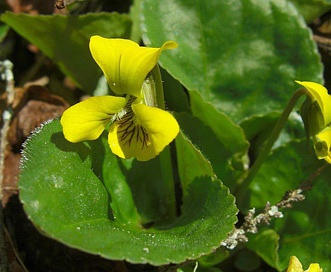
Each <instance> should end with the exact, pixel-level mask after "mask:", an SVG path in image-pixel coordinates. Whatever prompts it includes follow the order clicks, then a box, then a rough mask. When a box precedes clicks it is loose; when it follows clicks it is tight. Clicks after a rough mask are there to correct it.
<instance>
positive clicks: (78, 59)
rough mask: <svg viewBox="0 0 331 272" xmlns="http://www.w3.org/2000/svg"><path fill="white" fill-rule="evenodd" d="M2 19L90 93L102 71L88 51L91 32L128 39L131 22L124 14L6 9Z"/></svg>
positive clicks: (92, 33)
mask: <svg viewBox="0 0 331 272" xmlns="http://www.w3.org/2000/svg"><path fill="white" fill-rule="evenodd" d="M1 20H2V21H3V22H5V23H6V24H7V25H9V26H10V27H11V28H13V29H14V30H15V31H16V32H17V33H19V34H20V35H21V36H23V37H24V38H26V39H27V40H28V41H30V42H31V43H33V44H35V45H36V46H38V47H39V48H40V50H41V51H43V53H44V54H45V55H46V56H47V57H49V58H50V59H51V60H53V61H54V62H55V63H56V64H57V65H58V66H59V68H60V69H61V70H62V72H63V73H64V74H65V75H68V76H70V77H71V78H72V79H73V81H74V82H75V83H76V84H77V85H78V86H79V87H81V88H83V89H84V91H86V92H87V93H92V91H93V90H94V88H95V86H96V84H97V80H98V78H99V77H100V75H101V70H100V69H99V67H98V66H97V65H96V64H95V62H94V60H93V59H92V57H91V54H90V52H89V39H90V37H91V36H92V35H101V36H103V37H106V38H111V37H112V38H115V37H122V38H127V37H129V34H130V27H131V21H130V19H129V17H128V16H127V15H125V14H117V13H93V14H92V13H90V14H86V15H80V16H76V15H70V16H64V15H28V14H23V13H21V14H14V13H10V12H6V13H5V14H3V15H2V16H1Z"/></svg>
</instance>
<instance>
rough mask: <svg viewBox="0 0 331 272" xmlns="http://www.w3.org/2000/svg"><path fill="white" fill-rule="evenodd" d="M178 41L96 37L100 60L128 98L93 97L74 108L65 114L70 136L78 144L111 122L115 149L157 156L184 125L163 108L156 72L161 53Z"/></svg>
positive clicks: (127, 155) (95, 48) (141, 156)
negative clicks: (157, 44) (152, 44)
mask: <svg viewBox="0 0 331 272" xmlns="http://www.w3.org/2000/svg"><path fill="white" fill-rule="evenodd" d="M176 46H177V44H176V43H175V42H166V43H164V45H163V46H162V47H161V48H147V47H140V46H139V45H138V44H136V43H134V42H132V41H129V40H123V39H106V38H102V37H100V36H93V37H91V40H90V50H91V53H92V56H93V58H94V60H95V61H96V62H97V63H98V65H99V66H100V68H101V69H102V71H103V72H104V74H105V77H106V78H107V81H108V84H109V86H110V88H111V89H112V91H113V92H114V93H116V94H118V95H125V97H116V96H98V97H91V98H88V99H86V100H84V101H82V102H80V103H78V104H76V105H74V106H72V107H70V108H69V109H67V110H66V111H65V112H64V113H63V115H62V118H61V124H62V127H63V134H64V137H65V138H66V139H67V140H68V141H70V142H73V143H76V142H80V141H85V140H95V139H97V138H98V137H99V136H100V135H101V133H102V132H103V130H104V129H105V128H106V127H107V126H108V125H109V124H111V125H110V128H109V134H108V143H109V146H110V148H111V150H112V152H113V153H114V154H116V155H118V156H119V157H121V158H126V159H128V158H131V157H135V158H137V160H140V161H147V160H150V159H152V158H154V157H155V156H157V155H158V154H159V153H160V152H161V151H162V150H163V149H164V148H165V147H166V146H167V145H168V144H169V143H170V142H171V141H172V140H173V139H174V138H175V137H176V136H177V134H178V132H179V126H178V123H177V121H176V119H175V118H174V117H173V116H172V115H171V114H170V113H169V112H167V111H165V110H162V109H160V108H158V107H157V106H158V105H157V104H158V103H157V97H156V96H157V90H156V92H155V88H157V87H156V86H157V84H155V82H154V77H153V76H151V75H150V72H151V71H152V70H153V68H155V66H156V65H157V61H158V58H159V56H160V54H161V52H162V51H163V50H165V49H172V48H175V47H176ZM159 91H160V90H159ZM161 95H162V94H161Z"/></svg>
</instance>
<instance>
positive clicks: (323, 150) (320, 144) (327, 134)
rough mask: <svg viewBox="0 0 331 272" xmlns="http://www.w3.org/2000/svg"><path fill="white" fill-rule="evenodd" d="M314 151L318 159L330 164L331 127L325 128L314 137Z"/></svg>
mask: <svg viewBox="0 0 331 272" xmlns="http://www.w3.org/2000/svg"><path fill="white" fill-rule="evenodd" d="M314 149H315V153H316V156H317V157H318V158H319V159H324V160H326V161H327V162H328V163H331V127H327V128H325V129H324V130H322V131H321V132H320V133H318V134H317V135H316V136H315V137H314Z"/></svg>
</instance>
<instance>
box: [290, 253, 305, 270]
mask: <svg viewBox="0 0 331 272" xmlns="http://www.w3.org/2000/svg"><path fill="white" fill-rule="evenodd" d="M286 272H303V269H302V265H301V263H300V261H299V259H298V258H297V257H295V256H292V257H291V258H290V263H289V265H288V268H287V270H286Z"/></svg>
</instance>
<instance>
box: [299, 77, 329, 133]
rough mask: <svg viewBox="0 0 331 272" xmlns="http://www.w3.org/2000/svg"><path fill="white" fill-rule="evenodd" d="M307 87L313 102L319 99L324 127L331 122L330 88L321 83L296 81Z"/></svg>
mask: <svg viewBox="0 0 331 272" xmlns="http://www.w3.org/2000/svg"><path fill="white" fill-rule="evenodd" d="M296 82H297V83H298V84H300V85H302V86H303V87H305V89H306V90H307V91H308V95H309V96H310V98H311V103H314V101H317V103H318V106H319V108H320V111H321V115H322V118H323V123H324V127H325V126H327V125H328V124H330V123H331V96H330V95H329V94H328V90H327V89H326V88H325V87H324V86H323V85H321V84H318V83H315V82H309V81H296Z"/></svg>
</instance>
